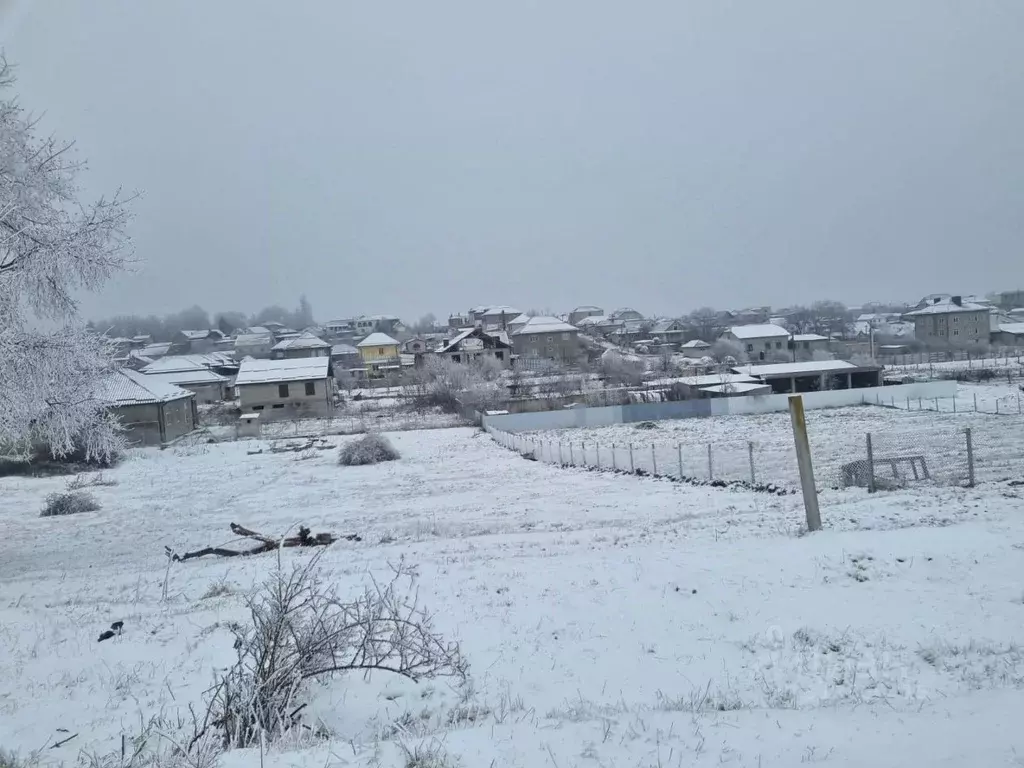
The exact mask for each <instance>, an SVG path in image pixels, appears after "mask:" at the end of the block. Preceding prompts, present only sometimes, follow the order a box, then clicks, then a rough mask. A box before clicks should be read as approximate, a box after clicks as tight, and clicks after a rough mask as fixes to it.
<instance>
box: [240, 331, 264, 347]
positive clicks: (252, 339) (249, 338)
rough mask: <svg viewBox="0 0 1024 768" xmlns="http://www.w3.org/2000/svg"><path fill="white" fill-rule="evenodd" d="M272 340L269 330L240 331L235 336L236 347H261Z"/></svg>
mask: <svg viewBox="0 0 1024 768" xmlns="http://www.w3.org/2000/svg"><path fill="white" fill-rule="evenodd" d="M273 341H274V337H273V336H272V335H271V334H270V331H267V332H266V333H240V334H238V335H237V336H236V337H235V346H236V347H263V346H266V345H267V344H270V343H271V342H273Z"/></svg>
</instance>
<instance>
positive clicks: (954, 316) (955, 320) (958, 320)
mask: <svg viewBox="0 0 1024 768" xmlns="http://www.w3.org/2000/svg"><path fill="white" fill-rule="evenodd" d="M953 322H954V323H959V322H960V315H953Z"/></svg>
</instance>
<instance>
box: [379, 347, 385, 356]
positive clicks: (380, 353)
mask: <svg viewBox="0 0 1024 768" xmlns="http://www.w3.org/2000/svg"><path fill="white" fill-rule="evenodd" d="M377 354H378V355H383V354H384V347H377Z"/></svg>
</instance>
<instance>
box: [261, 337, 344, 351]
mask: <svg viewBox="0 0 1024 768" xmlns="http://www.w3.org/2000/svg"><path fill="white" fill-rule="evenodd" d="M329 346H331V345H330V344H328V343H327V342H326V341H324V340H323V339H318V338H317V337H316V336H314V335H313V334H312V333H300V334H299V335H298V336H294V337H292V338H290V339H283V340H281V341H279V342H278V343H277V344H275V345H274V346H273V349H275V350H278V351H281V350H285V349H327V348H328V347H329Z"/></svg>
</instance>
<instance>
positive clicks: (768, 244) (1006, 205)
mask: <svg viewBox="0 0 1024 768" xmlns="http://www.w3.org/2000/svg"><path fill="white" fill-rule="evenodd" d="M0 7H3V8H6V10H5V12H4V13H3V17H2V19H0V24H2V31H3V34H2V42H3V45H4V48H5V50H6V52H7V54H8V56H9V58H11V59H12V60H13V61H15V62H16V63H17V64H18V65H19V84H18V90H19V92H20V94H21V99H22V102H23V103H24V104H25V105H26V106H27V107H29V108H31V109H33V110H35V111H45V113H46V119H45V125H46V127H47V128H48V129H51V130H54V131H56V132H58V133H59V134H60V135H62V136H64V137H67V138H73V139H75V140H77V142H78V146H79V148H80V149H81V152H82V154H83V155H84V156H85V157H87V158H88V159H89V161H90V166H91V169H90V173H89V176H88V179H87V181H86V185H87V188H88V189H89V190H90V191H92V192H101V191H108V190H111V189H113V188H114V187H116V186H118V185H124V186H125V187H126V188H128V189H139V190H142V191H143V192H144V194H145V197H144V199H143V200H142V201H141V202H140V203H139V204H138V206H137V214H138V216H137V220H136V222H135V224H134V225H133V234H134V237H135V240H136V243H137V247H138V253H139V256H141V257H142V258H143V259H144V260H145V261H144V265H143V266H142V268H141V270H140V271H139V273H138V274H136V275H133V276H132V277H130V278H127V279H123V280H119V281H118V282H117V283H116V285H113V286H111V288H110V289H109V290H108V291H106V292H105V293H104V294H103V295H102V297H99V298H95V299H89V300H87V301H86V302H85V303H84V309H85V310H86V312H87V313H88V314H90V315H97V314H102V315H109V314H112V313H115V312H138V313H150V312H158V313H162V312H165V311H172V310H177V309H180V308H183V307H184V306H187V305H190V304H193V303H199V304H200V305H202V306H203V307H205V308H206V309H208V310H210V311H216V310H220V309H240V310H243V311H255V310H257V309H258V308H260V307H262V306H264V305H266V304H270V303H283V304H286V305H289V306H291V305H294V304H295V303H296V302H297V300H298V297H299V295H300V294H301V293H303V292H305V293H306V294H307V295H308V296H309V299H310V301H311V302H312V304H313V308H314V311H315V313H316V315H317V317H318V318H319V319H321V320H326V319H330V318H331V317H334V316H344V315H349V314H359V313H378V312H379V313H396V314H399V315H401V316H403V317H405V318H408V319H415V317H416V316H418V315H419V314H422V313H423V312H426V311H433V312H435V313H437V314H438V315H447V314H448V313H449V312H451V311H455V310H460V309H465V308H467V307H469V306H470V305H475V304H478V303H490V302H495V303H508V304H513V305H515V306H519V307H521V308H523V309H529V308H545V307H550V308H551V309H553V310H556V311H566V310H568V309H570V308H572V307H573V306H574V305H577V304H590V303H596V304H599V305H601V306H604V307H605V308H606V309H609V310H610V309H612V308H614V307H616V306H621V305H632V306H635V307H636V308H638V309H640V310H641V311H646V312H650V313H665V314H678V313H682V312H685V311H689V310H691V309H693V308H695V307H697V306H699V305H703V304H711V305H713V306H716V307H732V308H736V307H740V306H744V305H751V304H762V303H764V304H768V303H770V304H774V305H776V306H778V305H782V304H785V303H790V302H810V301H812V300H814V299H816V298H826V297H829V298H837V299H840V300H844V301H846V302H848V303H860V302H862V301H868V300H874V299H889V298H906V299H911V300H913V299H917V298H918V297H920V296H921V295H924V294H926V293H930V292H939V291H947V292H953V293H956V292H963V293H971V292H975V291H979V292H980V291H986V290H989V289H995V288H1002V287H1005V288H1016V287H1021V286H1024V253H1022V246H1024V98H1022V94H1024V44H1022V43H1021V30H1022V29H1024V2H1021V1H1020V0H1003V1H1002V2H989V1H987V0H971V1H970V2H964V1H963V0H914V1H911V0H868V1H866V2H865V1H864V0H856V1H855V2H854V1H851V2H821V1H820V0H806V2H790V1H789V0H773V2H755V1H754V0H751V1H749V2H745V3H735V2H729V1H728V0H705V1H704V2H688V1H687V0H651V1H649V2H640V3H625V2H622V1H621V0H557V2H552V1H551V0H544V1H542V0H517V1H516V2H503V3H496V2H494V3H492V2H485V1H482V0H431V2H423V1H422V0H416V1H415V2H384V3H378V2H350V1H348V0H289V2H269V1H268V0H174V1H173V2H168V1H165V2H143V1H142V0H89V2H68V1H67V0H34V1H33V0H15V2H11V0H4V1H3V2H0Z"/></svg>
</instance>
